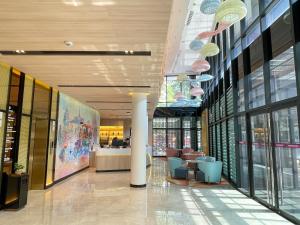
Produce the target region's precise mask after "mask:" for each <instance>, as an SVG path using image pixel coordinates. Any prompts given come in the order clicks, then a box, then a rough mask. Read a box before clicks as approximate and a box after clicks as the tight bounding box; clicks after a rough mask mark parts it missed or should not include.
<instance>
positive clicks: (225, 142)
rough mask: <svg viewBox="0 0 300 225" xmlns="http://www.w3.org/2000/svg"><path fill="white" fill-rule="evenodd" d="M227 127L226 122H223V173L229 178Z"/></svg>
mask: <svg viewBox="0 0 300 225" xmlns="http://www.w3.org/2000/svg"><path fill="white" fill-rule="evenodd" d="M226 129H227V126H226V121H223V122H222V159H223V173H224V175H226V176H228V157H227V131H226Z"/></svg>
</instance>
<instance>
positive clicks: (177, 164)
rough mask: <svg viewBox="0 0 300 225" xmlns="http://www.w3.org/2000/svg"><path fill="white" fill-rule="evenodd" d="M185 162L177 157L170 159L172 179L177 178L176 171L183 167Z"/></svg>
mask: <svg viewBox="0 0 300 225" xmlns="http://www.w3.org/2000/svg"><path fill="white" fill-rule="evenodd" d="M182 164H183V160H182V159H181V158H177V157H168V167H169V170H170V173H171V177H175V169H176V168H179V167H182Z"/></svg>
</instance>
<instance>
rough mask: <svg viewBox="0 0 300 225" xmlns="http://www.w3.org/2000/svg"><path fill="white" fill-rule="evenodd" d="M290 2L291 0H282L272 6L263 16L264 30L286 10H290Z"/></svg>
mask: <svg viewBox="0 0 300 225" xmlns="http://www.w3.org/2000/svg"><path fill="white" fill-rule="evenodd" d="M289 6H290V4H289V0H280V1H277V2H276V3H275V5H274V6H271V7H270V10H268V11H267V12H266V15H265V16H264V17H263V18H262V30H263V31H264V30H266V29H267V28H269V27H270V26H271V25H272V24H273V23H274V21H276V20H277V19H278V18H279V17H280V16H281V15H282V14H283V13H284V12H285V11H286V10H288V8H289Z"/></svg>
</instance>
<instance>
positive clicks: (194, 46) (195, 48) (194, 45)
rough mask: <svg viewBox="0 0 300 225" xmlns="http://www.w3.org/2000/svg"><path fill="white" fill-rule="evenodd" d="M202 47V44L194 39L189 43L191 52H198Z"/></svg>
mask: <svg viewBox="0 0 300 225" xmlns="http://www.w3.org/2000/svg"><path fill="white" fill-rule="evenodd" d="M203 45H204V43H203V42H202V41H201V40H199V39H194V40H193V41H192V42H191V43H190V49H191V50H193V51H199V50H200V49H201V48H202V46H203Z"/></svg>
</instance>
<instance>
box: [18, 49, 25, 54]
mask: <svg viewBox="0 0 300 225" xmlns="http://www.w3.org/2000/svg"><path fill="white" fill-rule="evenodd" d="M16 53H18V54H24V53H25V51H24V50H19V49H17V50H16Z"/></svg>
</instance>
